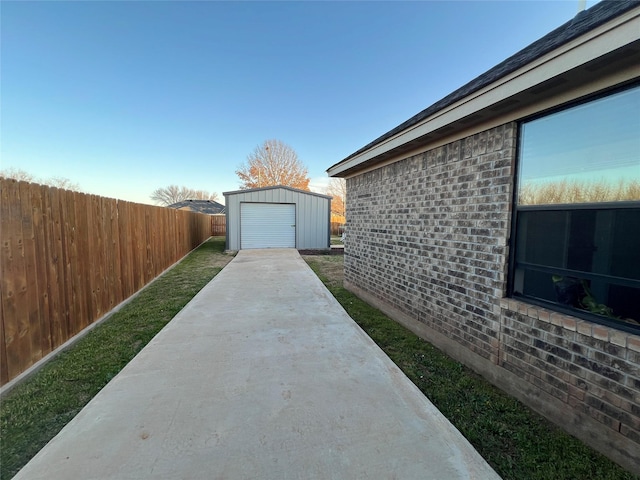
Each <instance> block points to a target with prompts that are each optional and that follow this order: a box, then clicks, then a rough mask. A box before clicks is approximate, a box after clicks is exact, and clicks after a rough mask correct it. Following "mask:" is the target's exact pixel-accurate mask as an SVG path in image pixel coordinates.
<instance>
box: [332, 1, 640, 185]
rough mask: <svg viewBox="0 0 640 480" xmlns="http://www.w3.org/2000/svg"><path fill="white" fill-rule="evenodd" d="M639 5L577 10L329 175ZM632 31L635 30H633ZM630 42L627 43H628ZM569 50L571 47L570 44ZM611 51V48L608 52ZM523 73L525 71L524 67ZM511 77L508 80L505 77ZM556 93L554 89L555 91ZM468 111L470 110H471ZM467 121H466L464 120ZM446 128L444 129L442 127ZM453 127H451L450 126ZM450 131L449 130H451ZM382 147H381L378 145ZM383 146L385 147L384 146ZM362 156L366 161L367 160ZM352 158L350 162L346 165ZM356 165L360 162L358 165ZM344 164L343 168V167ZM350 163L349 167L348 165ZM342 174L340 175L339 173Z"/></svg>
mask: <svg viewBox="0 0 640 480" xmlns="http://www.w3.org/2000/svg"><path fill="white" fill-rule="evenodd" d="M638 7H640V0H603V1H601V2H599V3H597V4H596V5H594V6H593V7H591V8H590V9H588V10H585V11H582V12H580V13H578V14H577V15H576V16H575V17H574V18H573V19H571V20H570V21H568V22H566V23H565V24H564V25H562V26H560V27H558V28H556V29H555V30H553V31H552V32H550V33H548V34H547V35H545V36H544V37H542V38H541V39H539V40H537V41H536V42H534V43H532V44H531V45H529V46H528V47H526V48H524V49H523V50H521V51H519V52H518V53H516V54H515V55H512V56H511V57H509V58H507V59H506V60H504V61H503V62H501V63H499V64H498V65H496V66H495V67H493V68H491V69H490V70H488V71H487V72H485V73H483V74H482V75H480V76H479V77H477V78H475V79H474V80H472V81H470V82H469V83H467V84H466V85H464V86H462V87H460V88H459V89H457V90H455V91H454V92H452V93H451V94H449V95H447V96H446V97H444V98H443V99H441V100H439V101H438V102H436V103H434V104H433V105H431V106H430V107H428V108H426V109H424V110H422V111H421V112H420V113H418V114H417V115H414V116H413V117H411V118H410V119H408V120H407V121H405V122H403V123H402V124H400V125H398V126H397V127H395V128H394V129H392V130H390V131H388V132H387V133H385V134H383V135H381V136H380V137H378V138H376V139H375V140H373V141H372V142H370V143H369V144H367V145H365V146H364V147H362V148H361V149H359V150H358V151H356V152H354V153H352V154H351V155H349V156H348V157H346V158H345V159H344V160H342V161H340V162H338V163H337V164H335V165H333V166H331V167H330V168H329V169H328V172H329V174H330V175H333V176H337V175H339V174H340V173H345V172H346V170H348V169H353V168H354V163H355V162H349V161H350V160H352V159H354V158H356V157H358V156H362V154H363V153H365V152H367V151H369V150H372V149H374V147H376V146H379V145H380V144H382V143H384V142H387V143H389V144H390V146H389V149H388V150H385V152H386V151H389V150H392V149H397V147H398V146H399V144H400V143H401V142H400V141H396V142H393V141H392V139H394V137H398V136H399V135H400V134H402V133H403V132H405V131H407V130H410V129H412V128H415V127H416V126H418V125H420V124H421V123H424V122H426V121H428V120H429V119H430V118H434V117H435V116H436V114H439V113H440V112H443V111H445V110H447V109H448V108H449V107H452V106H454V105H455V104H456V103H459V102H461V101H463V100H466V99H467V98H468V97H471V96H473V95H474V94H476V93H478V92H481V91H482V90H483V89H488V88H489V87H490V86H494V85H495V84H499V83H500V81H501V80H503V79H506V78H507V77H509V75H511V74H514V72H516V71H518V70H523V69H524V67H527V66H529V65H531V64H533V63H535V62H536V61H540V63H542V60H541V59H542V57H544V56H545V55H548V54H549V53H550V52H553V51H555V50H559V49H561V47H563V46H565V45H568V44H570V43H571V42H572V41H574V40H575V39H577V38H579V37H581V36H583V35H585V34H588V33H589V32H592V31H593V30H595V29H597V28H598V27H600V26H602V25H604V24H606V23H607V22H610V21H612V20H614V19H616V18H618V17H620V16H622V15H624V14H625V13H627V12H629V11H631V10H633V9H635V8H638ZM632 20H633V21H635V22H636V23H635V25H632V26H631V31H633V30H634V29H635V31H636V33H635V38H633V39H632V41H634V43H638V37H640V34H639V33H638V32H639V30H638V28H637V15H636V18H634V19H632ZM631 35H633V34H631ZM627 44H628V43H627ZM617 47H618V45H613V46H612V47H611V50H612V51H613V50H614V49H615V48H617ZM567 50H569V48H567ZM605 53H611V52H605ZM617 53H618V56H626V57H627V58H626V62H627V63H633V62H636V65H637V60H638V50H637V49H626V50H625V51H623V52H617ZM599 55H602V52H599V51H594V52H593V56H592V58H590V59H589V60H593V59H595V58H597V57H598V56H599ZM613 60H614V58H613V57H612V58H610V59H609V61H607V62H606V65H608V64H611V63H613ZM619 60H620V59H619V58H617V57H616V58H615V61H616V62H617V61H619ZM564 67H565V68H566V69H570V68H575V66H568V62H565V65H564ZM616 67H620V65H616V66H615V67H614V68H616ZM600 68H602V65H599V64H598V68H594V69H593V70H594V71H595V70H597V69H600ZM523 73H526V71H524V70H523ZM549 80H550V78H549V77H542V78H538V80H537V81H538V85H544V90H547V88H549V89H551V88H554V87H556V85H553V83H552V82H551V81H549ZM505 81H508V80H505ZM559 83H565V81H564V80H563V81H561V82H559ZM554 93H555V92H554ZM510 102H513V104H515V103H517V102H516V101H515V100H510V101H509V100H506V97H498V98H497V99H494V106H495V107H499V108H495V110H496V111H504V110H507V111H508V108H509V107H511V106H512V104H511V103H510ZM468 113H469V112H467V114H468ZM463 123H464V122H463ZM471 123H472V120H469V122H468V124H471ZM443 130H444V129H443ZM448 130H451V129H448ZM449 133H450V132H449ZM412 146H413V147H415V146H417V143H415V142H414V143H413V145H412ZM379 150H380V149H379ZM382 150H384V149H382ZM364 160H370V158H368V159H367V158H365V159H364ZM364 160H363V161H364ZM347 162H349V165H345V164H346V163H347ZM355 166H357V165H355ZM341 167H343V168H341ZM346 167H348V168H346ZM339 176H341V175H339Z"/></svg>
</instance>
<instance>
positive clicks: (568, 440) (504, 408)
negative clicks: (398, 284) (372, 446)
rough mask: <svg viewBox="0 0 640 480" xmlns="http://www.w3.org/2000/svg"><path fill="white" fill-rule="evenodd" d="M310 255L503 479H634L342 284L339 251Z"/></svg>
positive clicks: (370, 330) (375, 336)
mask: <svg viewBox="0 0 640 480" xmlns="http://www.w3.org/2000/svg"><path fill="white" fill-rule="evenodd" d="M305 260H306V261H307V262H308V263H309V265H310V266H311V268H312V269H313V270H314V271H315V272H316V274H317V275H318V276H319V277H320V279H321V280H322V281H323V282H324V283H325V285H326V286H327V288H328V289H329V290H330V291H331V293H332V294H333V295H334V296H335V297H336V299H337V300H338V301H339V302H340V304H341V305H342V306H343V307H344V309H345V310H346V311H347V312H348V313H349V315H350V316H351V317H352V318H353V319H354V320H355V321H356V322H357V323H358V325H360V327H361V328H362V329H363V330H364V331H365V332H367V334H368V335H369V336H370V337H371V338H372V339H373V340H374V341H375V342H376V343H377V344H378V345H379V346H380V347H381V348H382V349H383V350H384V351H385V353H386V354H387V355H388V356H389V357H390V358H391V359H392V360H393V361H394V362H395V363H396V364H397V365H398V366H399V367H400V368H401V369H402V370H403V371H404V373H405V374H406V375H407V376H408V377H409V378H410V379H411V380H412V381H413V382H414V383H415V384H416V385H417V386H418V388H420V390H421V391H422V392H423V393H424V394H425V395H426V396H427V397H428V398H429V399H430V400H431V402H432V403H433V404H434V405H435V406H436V407H437V408H438V409H439V410H440V411H441V412H442V413H443V414H444V415H445V416H446V417H447V418H448V419H449V421H451V423H453V424H454V425H455V426H456V428H458V430H460V432H462V434H463V435H464V436H465V437H466V438H467V439H468V440H469V441H470V442H471V444H472V445H473V446H474V447H475V448H476V449H477V450H478V451H479V452H480V454H481V455H482V456H483V457H484V458H485V459H486V460H487V461H488V462H489V464H491V466H492V467H493V468H494V469H495V470H496V471H497V472H498V474H500V475H501V476H502V477H503V478H505V479H514V480H516V479H517V480H522V479H540V480H541V479H548V480H560V479H567V480H568V479H572V480H581V479H585V480H586V479H589V480H596V479H607V480H613V479H634V478H635V479H637V478H638V477H635V476H633V475H631V474H630V473H628V472H626V471H625V470H623V469H622V468H621V467H619V466H618V465H617V464H615V463H613V462H612V461H610V460H609V459H607V458H606V457H604V456H603V455H601V454H599V453H597V452H596V451H595V450H593V449H591V448H590V447H588V446H586V445H585V444H584V443H582V442H581V441H579V440H577V439H575V438H574V437H572V436H570V435H568V434H567V433H565V432H564V431H562V430H561V429H559V428H558V427H556V426H554V425H553V424H551V423H550V422H548V421H547V420H545V419H544V418H543V417H541V416H540V415H538V414H536V413H535V412H533V411H532V410H530V409H529V408H528V407H526V406H524V405H523V404H522V403H520V402H518V401H517V400H515V399H514V398H512V397H510V396H508V395H506V394H505V393H503V392H502V391H500V390H498V389H497V388H495V387H493V386H492V385H491V384H489V383H488V382H487V381H485V380H484V379H483V378H482V377H480V376H479V375H476V374H475V373H474V372H472V371H471V370H469V369H468V368H466V367H464V366H463V365H462V364H460V363H459V362H456V361H455V360H453V359H451V358H450V357H448V356H447V355H445V354H444V353H442V352H441V351H439V350H437V349H436V348H435V347H433V346H432V345H431V344H429V343H427V342H426V341H424V340H422V339H420V338H419V337H418V336H416V335H415V334H413V333H412V332H411V331H409V330H407V329H406V328H404V327H403V326H401V325H399V324H398V323H396V322H394V321H392V320H390V319H389V318H388V317H387V316H385V315H384V314H383V313H381V312H380V311H379V310H377V309H375V308H373V307H371V306H370V305H368V304H367V303H365V302H363V301H362V300H360V299H359V298H358V297H356V296H355V295H353V294H352V293H350V292H348V291H347V290H346V289H345V288H344V287H343V286H342V275H343V273H342V262H343V257H342V256H306V257H305Z"/></svg>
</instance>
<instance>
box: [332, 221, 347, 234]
mask: <svg viewBox="0 0 640 480" xmlns="http://www.w3.org/2000/svg"><path fill="white" fill-rule="evenodd" d="M342 232H344V222H331V235H336V236H340V235H342Z"/></svg>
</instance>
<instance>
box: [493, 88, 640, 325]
mask: <svg viewBox="0 0 640 480" xmlns="http://www.w3.org/2000/svg"><path fill="white" fill-rule="evenodd" d="M638 87H640V81H637V80H636V81H634V82H631V83H629V84H627V85H624V86H618V87H616V88H611V89H607V90H604V91H601V92H598V93H597V94H595V95H589V96H587V97H584V98H581V99H579V100H575V101H572V102H569V103H566V104H563V105H559V106H557V107H554V108H552V109H548V110H545V111H543V112H539V113H536V114H535V115H531V116H529V117H525V118H522V119H520V120H519V121H518V123H517V128H516V138H517V141H516V149H515V150H516V152H515V157H516V161H515V167H514V171H513V175H514V178H513V192H512V199H511V202H512V215H511V229H510V230H511V231H510V240H509V263H508V270H507V273H508V280H507V292H506V293H507V296H508V297H510V298H514V299H516V300H519V301H523V302H526V303H529V304H532V305H537V306H540V307H543V308H547V309H548V310H552V311H556V312H558V313H562V314H565V315H570V316H573V317H577V318H581V319H583V320H587V321H589V322H592V323H596V324H600V325H605V326H608V327H611V328H615V329H617V330H621V331H624V332H628V333H633V334H636V335H637V334H639V333H640V325H636V324H633V323H630V322H625V321H624V320H615V319H611V318H608V317H606V316H604V315H598V314H595V313H591V312H589V311H588V310H580V309H577V308H570V307H565V306H564V305H562V304H561V303H557V302H551V301H545V300H542V299H538V298H535V297H531V296H527V295H523V294H520V293H518V292H516V291H515V288H514V284H515V277H516V268H517V266H518V265H522V262H516V250H517V241H518V214H519V213H520V212H527V211H569V210H594V209H595V210H598V209H602V210H605V209H629V208H640V200H639V201H623V202H598V203H593V202H590V203H574V204H566V203H564V204H543V205H519V204H518V195H519V189H520V183H519V180H520V179H519V171H520V166H521V162H522V155H521V152H522V140H523V139H522V130H523V129H522V127H523V125H524V124H525V123H527V122H530V121H533V120H536V119H539V118H543V117H547V116H549V115H553V114H554V113H557V112H561V111H564V110H568V109H570V108H573V107H576V106H579V105H584V104H587V103H590V102H593V101H596V100H599V99H602V98H606V97H608V96H610V95H613V94H616V93H620V92H623V91H625V90H631V89H633V88H638ZM538 267H540V268H538ZM534 269H537V270H539V271H546V272H549V273H554V272H557V273H563V272H564V273H565V274H570V273H572V272H573V271H572V270H570V269H562V268H556V267H544V266H534ZM576 273H579V274H580V275H581V276H582V278H585V277H586V276H585V275H584V272H582V271H580V272H576ZM589 277H591V274H589ZM592 277H593V278H604V279H607V278H612V279H613V278H615V279H617V280H616V282H615V284H618V285H626V286H630V287H633V288H640V280H634V279H627V278H618V277H615V276H613V275H604V274H593V275H592ZM587 278H588V277H587Z"/></svg>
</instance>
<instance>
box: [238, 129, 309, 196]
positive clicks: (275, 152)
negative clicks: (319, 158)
mask: <svg viewBox="0 0 640 480" xmlns="http://www.w3.org/2000/svg"><path fill="white" fill-rule="evenodd" d="M307 173H308V172H307V167H305V166H304V165H303V164H302V162H301V161H300V159H299V158H298V154H297V153H296V151H295V150H294V149H293V148H291V147H290V146H289V145H287V144H286V143H284V142H281V141H280V140H266V141H265V142H264V143H263V144H262V145H259V146H257V147H256V148H255V149H254V150H253V152H252V153H251V154H249V156H248V157H247V161H246V162H245V163H243V164H241V165H240V166H239V167H238V169H237V170H236V175H238V178H239V179H240V188H241V189H247V188H259V187H269V186H274V185H284V186H288V187H293V188H299V189H300V190H309V177H308V176H307Z"/></svg>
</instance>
